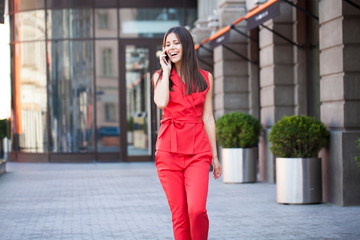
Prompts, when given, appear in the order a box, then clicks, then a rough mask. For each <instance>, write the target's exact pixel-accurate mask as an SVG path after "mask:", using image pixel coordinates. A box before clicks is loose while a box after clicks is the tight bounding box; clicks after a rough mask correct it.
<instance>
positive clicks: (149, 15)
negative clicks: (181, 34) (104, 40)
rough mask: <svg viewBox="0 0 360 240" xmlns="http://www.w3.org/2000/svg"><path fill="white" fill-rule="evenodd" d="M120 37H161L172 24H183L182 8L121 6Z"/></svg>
mask: <svg viewBox="0 0 360 240" xmlns="http://www.w3.org/2000/svg"><path fill="white" fill-rule="evenodd" d="M119 11H120V13H119V14H120V37H123V38H142V37H144V38H162V37H163V35H164V33H165V32H166V31H167V30H168V29H169V28H171V27H173V26H178V25H184V9H183V8H162V9H160V8H153V9H149V8H122V9H120V10H119Z"/></svg>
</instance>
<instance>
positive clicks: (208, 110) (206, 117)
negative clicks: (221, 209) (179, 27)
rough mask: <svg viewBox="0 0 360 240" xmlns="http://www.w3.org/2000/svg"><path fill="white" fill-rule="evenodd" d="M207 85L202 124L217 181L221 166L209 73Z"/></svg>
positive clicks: (211, 79) (211, 83) (211, 82)
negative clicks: (207, 139) (208, 84)
mask: <svg viewBox="0 0 360 240" xmlns="http://www.w3.org/2000/svg"><path fill="white" fill-rule="evenodd" d="M209 83H210V88H209V91H208V92H207V93H206V99H205V103H204V110H203V122H204V127H205V131H206V133H207V135H208V138H209V141H210V145H211V152H212V155H213V158H212V163H211V164H212V166H213V175H214V178H215V179H218V178H219V177H220V176H221V165H220V162H219V158H218V154H217V148H216V128H215V120H214V114H213V104H212V93H213V76H212V75H211V73H209Z"/></svg>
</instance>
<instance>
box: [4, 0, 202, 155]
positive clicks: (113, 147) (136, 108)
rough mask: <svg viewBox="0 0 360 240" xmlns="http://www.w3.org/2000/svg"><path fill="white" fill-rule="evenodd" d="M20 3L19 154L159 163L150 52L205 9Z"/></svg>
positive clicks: (16, 28) (15, 118)
mask: <svg viewBox="0 0 360 240" xmlns="http://www.w3.org/2000/svg"><path fill="white" fill-rule="evenodd" d="M182 1H184V2H185V1H186V2H190V1H189V0H181V2H182ZM10 2H11V3H10V11H9V19H11V20H10V21H11V25H12V28H11V29H12V30H13V31H12V34H11V35H12V38H11V41H12V42H11V46H12V48H11V49H12V63H13V68H12V75H13V79H12V81H13V86H14V87H13V96H12V103H13V104H12V105H13V106H12V109H13V115H12V123H13V131H12V140H13V142H12V146H13V147H12V151H13V152H16V153H18V152H21V153H45V154H43V155H41V156H45V157H44V159H45V158H48V160H50V158H51V159H60V157H55V153H66V154H67V153H88V154H87V155H86V154H82V155H76V156H80V157H82V156H85V157H84V159H85V158H87V157H88V158H94V156H95V158H97V157H98V156H100V157H101V159H107V157H109V156H110V158H111V159H117V160H119V158H122V159H121V160H126V157H127V156H139V157H140V158H137V159H138V160H141V159H151V158H150V157H151V156H152V145H153V144H154V142H153V140H152V137H151V136H152V132H153V131H154V129H152V127H151V126H152V125H151V124H153V122H152V121H154V119H152V118H154V117H155V116H152V115H151V102H152V100H151V92H150V91H151V79H150V78H151V73H152V72H153V71H154V70H155V69H150V68H151V67H150V59H151V58H152V59H154V58H156V57H155V56H151V55H150V53H151V52H155V51H156V50H158V46H157V45H155V43H156V44H157V43H159V45H160V44H161V38H162V36H163V34H164V33H165V31H166V30H167V29H168V28H170V27H171V26H173V25H187V24H189V25H191V24H192V23H193V22H190V21H192V20H194V19H196V7H194V6H196V4H195V5H194V4H183V3H171V4H170V3H166V4H165V5H166V6H164V7H161V5H162V4H157V8H151V6H146V7H145V8H141V7H139V6H140V5H141V6H142V5H143V4H140V2H139V1H136V3H135V2H134V4H127V5H126V4H125V3H123V2H121V1H116V0H108V1H106V3H105V2H103V1H97V0H95V1H80V0H74V1H55V0H12V1H11V0H10ZM145 2H146V1H143V2H142V3H145ZM45 3H46V4H45ZM124 4H125V5H126V6H124ZM145 5H146V4H145ZM172 5H174V6H172ZM185 5H186V6H190V5H191V6H192V7H186V8H185V7H183V6H185ZM94 6H95V8H94ZM100 6H103V8H100ZM190 19H192V20H190ZM150 38H152V40H151V41H152V42H151V43H149V41H148V39H150ZM154 38H155V39H157V40H156V41H153V39H154ZM132 39H134V40H135V41H134V42H132ZM155 48H156V49H155ZM153 65H155V64H153ZM152 68H154V66H152ZM120 86H124V89H120ZM125 88H126V89H125ZM124 95H125V96H124ZM120 99H121V100H120ZM154 125H155V124H154ZM120 126H124V127H123V128H124V129H121V128H120ZM124 148H126V149H124ZM124 152H125V153H124ZM47 153H49V154H47ZM97 153H100V154H102V155H100V154H97ZM103 153H106V154H103ZM10 155H11V154H10ZM30 155H31V154H30ZM11 156H14V158H18V157H19V156H24V157H25V156H27V157H28V156H29V154H27V155H26V154H23V155H19V154H14V155H11ZM31 156H35V155H31ZM37 156H40V155H37ZM58 156H61V155H58ZM66 156H70V155H66ZM72 156H75V155H72ZM144 156H146V157H147V158H143V157H144ZM53 157H54V158H53ZM74 158H75V157H74ZM55 161H56V160H55Z"/></svg>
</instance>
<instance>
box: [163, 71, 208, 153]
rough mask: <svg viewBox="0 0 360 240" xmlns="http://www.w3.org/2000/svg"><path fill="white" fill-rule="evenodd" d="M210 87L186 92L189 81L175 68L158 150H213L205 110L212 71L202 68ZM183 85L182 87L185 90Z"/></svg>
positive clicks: (172, 72)
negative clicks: (181, 77) (205, 121)
mask: <svg viewBox="0 0 360 240" xmlns="http://www.w3.org/2000/svg"><path fill="white" fill-rule="evenodd" d="M200 72H201V74H202V75H203V77H204V79H205V80H206V83H207V85H208V87H207V88H206V89H205V91H203V92H199V91H197V92H196V93H191V94H190V95H186V94H185V84H184V83H183V82H182V81H181V79H180V77H179V75H178V74H177V73H176V71H175V68H173V69H172V70H171V74H170V78H171V80H172V81H173V83H174V85H173V90H174V91H170V93H169V94H170V96H169V103H168V105H167V106H166V108H165V109H164V110H163V117H162V120H161V126H160V129H159V134H158V138H157V142H156V150H161V151H166V152H172V153H181V154H197V153H202V152H207V151H211V146H210V142H209V138H208V136H207V134H206V132H205V129H204V123H203V121H202V113H203V108H204V102H205V99H206V93H207V92H208V91H209V88H210V83H209V78H208V76H209V73H208V72H206V71H204V70H202V69H201V70H200ZM181 84H182V89H183V92H184V93H183V92H182V89H181Z"/></svg>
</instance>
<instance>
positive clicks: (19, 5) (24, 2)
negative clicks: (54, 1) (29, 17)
mask: <svg viewBox="0 0 360 240" xmlns="http://www.w3.org/2000/svg"><path fill="white" fill-rule="evenodd" d="M9 2H14V6H15V11H24V10H34V9H44V8H45V0H20V1H19V0H17V1H12V0H9Z"/></svg>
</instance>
